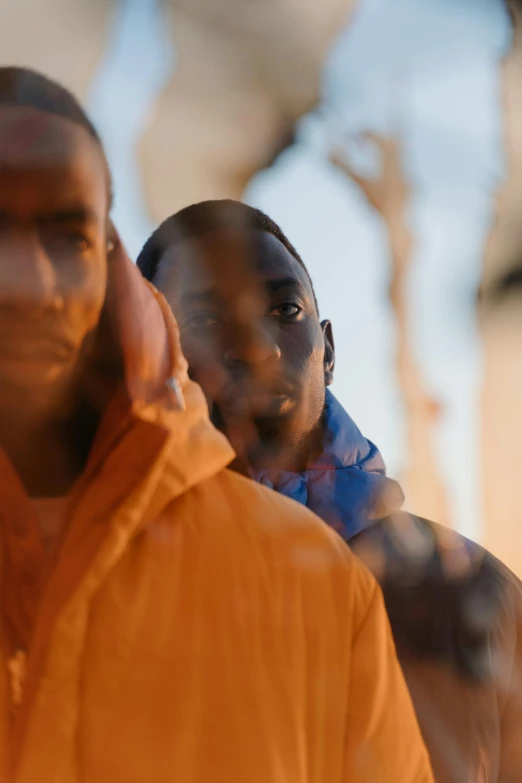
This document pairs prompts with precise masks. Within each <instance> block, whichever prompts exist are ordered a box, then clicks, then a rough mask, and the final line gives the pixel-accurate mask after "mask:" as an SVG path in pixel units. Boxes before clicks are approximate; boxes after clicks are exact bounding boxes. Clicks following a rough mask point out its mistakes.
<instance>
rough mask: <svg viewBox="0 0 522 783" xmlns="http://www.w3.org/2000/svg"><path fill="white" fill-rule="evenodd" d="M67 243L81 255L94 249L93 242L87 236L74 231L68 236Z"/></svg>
mask: <svg viewBox="0 0 522 783" xmlns="http://www.w3.org/2000/svg"><path fill="white" fill-rule="evenodd" d="M67 242H68V244H69V245H70V247H73V248H74V249H75V250H78V251H79V252H80V253H86V252H87V251H88V250H90V249H91V247H92V242H91V241H90V239H89V238H88V237H86V236H85V234H82V233H81V232H80V231H74V232H72V233H71V234H69V235H68V236H67Z"/></svg>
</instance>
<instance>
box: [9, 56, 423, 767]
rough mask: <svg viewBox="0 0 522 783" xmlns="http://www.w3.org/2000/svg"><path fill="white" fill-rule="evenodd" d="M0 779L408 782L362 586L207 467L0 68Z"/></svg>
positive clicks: (166, 344)
mask: <svg viewBox="0 0 522 783" xmlns="http://www.w3.org/2000/svg"><path fill="white" fill-rule="evenodd" d="M0 169H1V177H0V444H1V451H0V460H1V464H2V470H1V473H0V481H1V482H2V488H1V489H2V491H1V505H0V514H1V548H2V559H1V562H2V568H1V579H2V590H1V592H0V609H1V622H0V629H1V647H0V780H1V781H6V782H7V783H41V782H42V781H54V783H79V781H83V782H84V783H117V782H118V781H121V783H132V782H133V781H136V783H137V782H138V781H147V783H169V781H172V783H174V781H176V783H209V781H216V782H217V781H223V783H225V781H226V783H234V781H236V782H237V783H246V781H248V783H278V782H279V781H281V783H282V782H283V781H284V782H285V783H287V782H288V783H290V781H291V782H292V783H302V782H303V781H307V783H324V782H325V781H328V783H336V782H338V783H377V782H378V783H430V781H432V775H431V771H430V768H429V762H428V759H427V754H426V751H425V748H424V746H423V743H422V740H421V737H420V733H419V729H418V727H417V723H416V720H415V716H414V712H413V709H412V705H411V702H410V699H409V696H408V692H407V689H406V686H405V683H404V680H403V678H402V675H401V672H400V668H399V666H398V663H397V659H396V655H395V651H394V647H393V642H392V638H391V634H390V631H389V627H388V624H387V620H386V613H385V610H384V606H383V601H382V597H381V593H380V590H379V588H378V587H377V585H376V583H375V581H374V580H373V578H372V577H371V576H370V574H369V573H368V572H367V571H366V569H365V568H364V567H363V566H362V565H361V564H360V563H359V562H358V561H357V560H356V558H355V557H353V556H352V555H351V554H350V552H349V551H348V549H347V548H346V547H345V546H344V544H343V542H342V541H341V539H340V538H338V536H337V535H336V534H335V533H332V532H331V531H329V530H328V529H327V528H326V527H325V526H324V525H323V524H322V523H321V522H320V521H319V520H318V519H317V518H316V517H315V516H314V515H313V514H312V513H311V512H310V511H308V510H307V509H304V508H301V507H299V506H298V505H297V504H295V503H293V502H292V501H290V500H287V499H285V498H283V497H280V496H279V495H277V494H276V493H274V492H272V491H270V490H268V489H266V488H264V487H261V486H258V485H256V484H255V483H254V482H251V481H249V480H247V479H245V478H243V477H241V476H239V475H237V474H236V473H233V472H230V471H228V470H226V469H225V468H226V465H227V464H228V463H229V462H230V461H231V460H232V459H233V456H234V455H233V452H232V450H231V448H230V446H229V444H228V443H227V441H226V440H225V438H224V437H223V436H222V435H221V434H219V433H218V432H217V430H216V429H214V427H213V426H212V425H211V424H210V422H209V419H208V413H207V406H206V403H205V398H204V396H203V394H202V392H201V390H200V388H199V387H198V386H197V385H196V384H195V383H193V382H191V381H189V380H188V377H187V373H186V363H185V360H184V358H183V356H182V354H181V351H180V347H179V343H178V336H177V328H176V325H175V323H174V321H173V319H172V317H171V315H170V311H169V310H168V308H167V306H166V304H164V302H163V300H162V298H161V297H159V296H158V295H157V294H156V292H155V291H154V290H153V289H152V288H151V287H150V286H149V285H148V284H147V283H146V282H145V281H144V280H143V279H142V277H141V275H140V273H139V272H138V270H137V269H136V268H135V267H134V266H133V264H132V263H131V262H130V261H129V260H128V258H127V257H126V255H125V253H124V252H123V250H122V247H121V245H120V243H119V240H118V238H117V236H116V235H115V234H114V232H113V231H112V230H111V227H110V223H109V217H108V213H109V207H110V178H109V174H108V169H107V165H106V161H105V157H104V154H103V150H102V147H101V144H100V141H99V139H98V137H97V135H96V131H95V130H94V128H93V127H92V125H91V124H90V122H89V121H88V119H87V118H86V117H85V115H84V113H83V111H82V110H81V108H80V107H79V106H78V104H77V103H76V101H75V100H74V99H73V98H72V96H71V95H70V94H68V93H67V92H66V91H65V90H63V89H62V88H61V87H59V86H57V85H56V84H53V83H51V82H49V81H48V80H46V79H45V78H44V77H42V76H40V75H38V74H36V73H33V72H30V71H25V70H21V69H6V68H4V69H0Z"/></svg>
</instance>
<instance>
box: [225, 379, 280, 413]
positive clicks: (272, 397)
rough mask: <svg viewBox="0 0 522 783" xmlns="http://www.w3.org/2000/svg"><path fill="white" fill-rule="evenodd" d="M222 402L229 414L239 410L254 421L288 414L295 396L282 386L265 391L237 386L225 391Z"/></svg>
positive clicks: (248, 386) (242, 385)
mask: <svg viewBox="0 0 522 783" xmlns="http://www.w3.org/2000/svg"><path fill="white" fill-rule="evenodd" d="M223 402H224V403H225V405H226V408H227V410H229V411H230V412H234V410H239V409H241V411H242V412H244V413H246V412H248V414H249V415H250V416H251V417H252V418H254V419H256V418H274V417H277V416H282V415H284V414H285V413H288V412H289V411H290V410H291V409H292V408H293V407H294V405H295V395H294V392H293V390H291V389H290V388H289V387H287V386H283V385H278V386H277V387H275V388H270V389H266V388H259V387H258V388H256V387H253V386H250V385H244V384H237V385H233V386H231V387H229V388H228V389H227V392H226V394H225V395H224V398H222V404H223Z"/></svg>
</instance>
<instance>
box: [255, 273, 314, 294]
mask: <svg viewBox="0 0 522 783" xmlns="http://www.w3.org/2000/svg"><path fill="white" fill-rule="evenodd" d="M265 288H266V289H267V290H268V291H269V292H270V293H271V294H277V292H278V291H280V290H281V289H282V288H298V289H300V290H301V291H302V292H303V293H305V292H306V288H305V286H304V285H303V283H302V282H301V280H299V278H297V277H278V278H276V279H275V280H267V281H266V282H265Z"/></svg>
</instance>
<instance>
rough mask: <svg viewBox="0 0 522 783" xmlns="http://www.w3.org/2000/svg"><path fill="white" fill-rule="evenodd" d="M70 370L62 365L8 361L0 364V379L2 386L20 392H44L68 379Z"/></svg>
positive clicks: (65, 365) (67, 365)
mask: <svg viewBox="0 0 522 783" xmlns="http://www.w3.org/2000/svg"><path fill="white" fill-rule="evenodd" d="M70 371H71V368H70V366H69V364H64V363H56V362H53V363H49V364H47V363H44V362H28V361H20V360H9V361H7V362H6V361H1V362H0V379H1V383H2V384H3V385H4V386H7V387H10V388H11V389H19V390H20V391H22V390H23V391H25V392H30V391H35V392H38V391H44V390H45V389H49V387H52V386H54V385H56V384H58V383H59V382H60V381H61V379H65V378H67V377H70Z"/></svg>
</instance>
